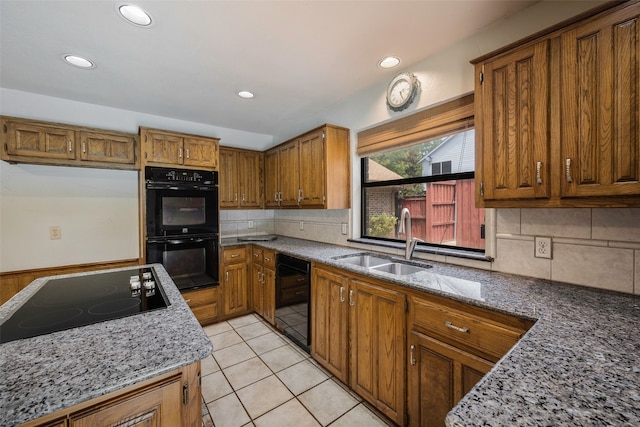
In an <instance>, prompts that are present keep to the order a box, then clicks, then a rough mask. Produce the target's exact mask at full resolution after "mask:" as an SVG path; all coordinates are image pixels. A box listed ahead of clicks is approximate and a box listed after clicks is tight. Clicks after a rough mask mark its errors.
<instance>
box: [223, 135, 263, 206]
mask: <svg viewBox="0 0 640 427" xmlns="http://www.w3.org/2000/svg"><path fill="white" fill-rule="evenodd" d="M263 159H264V155H263V154H262V153H260V152H258V151H252V150H239V149H234V148H226V147H220V191H219V193H220V207H221V208H223V209H231V208H243V209H247V208H262V207H263V205H264V187H263V180H262V179H263V176H264V174H263V169H264V166H263V165H264V160H263Z"/></svg>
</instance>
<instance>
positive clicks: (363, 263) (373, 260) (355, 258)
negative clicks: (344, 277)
mask: <svg viewBox="0 0 640 427" xmlns="http://www.w3.org/2000/svg"><path fill="white" fill-rule="evenodd" d="M334 259H335V260H336V261H340V262H345V263H347V264H354V265H359V266H360V267H366V268H371V267H375V266H376V265H380V264H387V263H389V262H391V259H389V258H382V257H379V256H376V255H372V254H356V255H350V256H346V257H339V258H334Z"/></svg>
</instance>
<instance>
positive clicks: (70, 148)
mask: <svg viewBox="0 0 640 427" xmlns="http://www.w3.org/2000/svg"><path fill="white" fill-rule="evenodd" d="M67 149H68V150H69V152H72V151H73V144H71V140H69V141H67Z"/></svg>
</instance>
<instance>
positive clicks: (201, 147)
mask: <svg viewBox="0 0 640 427" xmlns="http://www.w3.org/2000/svg"><path fill="white" fill-rule="evenodd" d="M184 164H185V165H188V166H207V167H212V168H217V167H218V143H217V142H212V141H211V140H210V139H205V138H184Z"/></svg>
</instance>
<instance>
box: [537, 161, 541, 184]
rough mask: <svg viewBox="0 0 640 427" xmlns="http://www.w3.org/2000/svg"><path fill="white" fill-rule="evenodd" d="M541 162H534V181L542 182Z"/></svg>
mask: <svg viewBox="0 0 640 427" xmlns="http://www.w3.org/2000/svg"><path fill="white" fill-rule="evenodd" d="M541 169H542V162H537V163H536V182H537V183H538V184H542V175H541V174H542V171H541Z"/></svg>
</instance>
